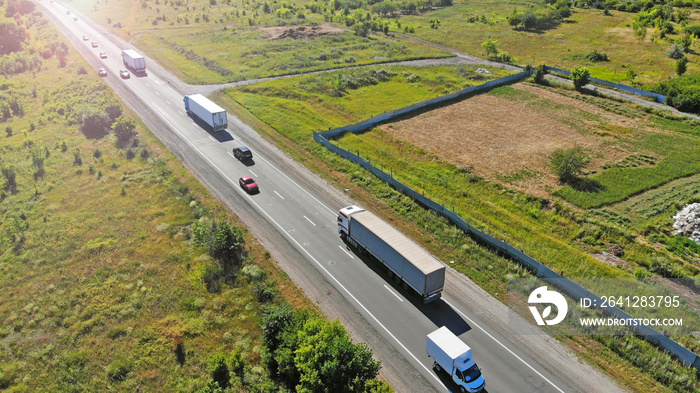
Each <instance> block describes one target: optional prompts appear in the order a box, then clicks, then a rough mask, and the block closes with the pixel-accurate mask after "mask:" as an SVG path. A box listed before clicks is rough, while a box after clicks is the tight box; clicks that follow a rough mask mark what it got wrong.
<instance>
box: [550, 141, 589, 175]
mask: <svg viewBox="0 0 700 393" xmlns="http://www.w3.org/2000/svg"><path fill="white" fill-rule="evenodd" d="M549 161H550V165H551V167H552V171H553V172H554V173H555V174H556V175H557V176H559V180H560V181H561V182H562V183H569V182H571V181H573V180H576V178H577V177H578V176H579V175H580V174H581V173H582V171H583V168H585V167H586V165H588V163H589V162H590V158H589V157H588V154H587V153H586V151H585V150H584V149H583V148H582V147H580V146H576V147H572V148H570V149H557V150H555V151H554V152H553V153H552V154H551V155H550V156H549Z"/></svg>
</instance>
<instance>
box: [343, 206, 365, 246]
mask: <svg viewBox="0 0 700 393" xmlns="http://www.w3.org/2000/svg"><path fill="white" fill-rule="evenodd" d="M363 211H365V209H362V208H360V207H357V206H354V205H353V206H348V207H345V208H342V209H340V211H339V212H338V234H339V235H340V237H342V238H343V239H345V238H347V237H348V235H349V229H348V228H349V227H350V220H349V218H348V217H350V216H351V215H352V214H354V213H359V212H363Z"/></svg>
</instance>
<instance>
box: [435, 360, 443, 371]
mask: <svg viewBox="0 0 700 393" xmlns="http://www.w3.org/2000/svg"><path fill="white" fill-rule="evenodd" d="M434 366H435V370H437V372H440V371H442V367H440V365H439V364H438V362H435V364H434Z"/></svg>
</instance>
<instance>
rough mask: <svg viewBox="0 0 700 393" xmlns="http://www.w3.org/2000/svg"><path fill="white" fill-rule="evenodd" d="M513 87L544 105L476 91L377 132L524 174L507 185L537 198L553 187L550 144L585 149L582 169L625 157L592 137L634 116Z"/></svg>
mask: <svg viewBox="0 0 700 393" xmlns="http://www.w3.org/2000/svg"><path fill="white" fill-rule="evenodd" d="M513 87H514V88H516V89H519V90H523V91H527V92H530V93H533V94H536V95H537V96H538V100H539V99H541V100H544V101H545V103H546V105H538V106H534V105H531V104H528V102H522V101H514V100H512V99H508V98H505V97H500V96H494V95H490V94H482V95H478V96H474V97H471V98H469V99H466V100H464V101H461V102H458V103H455V104H453V105H450V106H447V107H442V108H438V109H436V110H433V111H430V112H427V113H424V114H421V115H419V116H415V117H413V118H410V119H406V120H403V121H400V122H396V123H391V124H387V125H384V126H382V129H383V130H384V131H386V132H388V133H389V134H391V135H392V136H394V137H396V138H398V139H401V140H405V141H407V142H410V143H411V144H413V145H415V146H417V147H420V148H422V149H425V150H427V151H429V152H431V153H433V154H435V155H437V156H438V157H440V158H441V159H443V160H445V161H447V162H450V163H453V164H455V165H456V166H459V167H465V168H471V169H473V170H474V172H476V173H478V174H479V175H481V176H483V177H485V178H487V179H489V180H493V181H502V179H503V177H504V176H505V177H507V176H509V175H511V176H512V175H514V174H517V173H518V172H519V171H528V172H529V173H530V175H529V176H525V178H523V179H522V180H516V181H511V182H510V183H509V184H510V185H511V186H515V187H516V188H518V189H521V190H523V191H525V192H528V193H531V194H534V195H537V196H542V197H548V196H549V192H548V191H547V190H548V189H552V188H557V187H558V186H559V185H558V179H557V178H556V176H555V175H553V174H551V171H550V169H549V155H550V154H551V153H552V152H554V151H555V150H557V149H560V148H571V147H574V146H576V145H578V146H581V147H583V148H585V149H587V150H588V151H589V152H591V153H592V156H593V157H594V160H593V162H592V163H591V165H589V166H588V168H587V170H597V169H598V170H599V169H600V167H601V166H602V165H603V164H604V163H605V162H610V161H616V160H619V159H622V158H624V157H625V156H627V155H628V153H627V152H626V151H625V150H624V149H623V148H621V147H619V144H617V143H616V144H611V143H610V141H612V140H614V139H613V138H614V137H613V136H610V135H609V136H602V135H600V133H599V131H600V129H598V126H599V125H600V124H606V125H608V126H614V129H616V130H617V129H622V130H627V131H625V132H631V130H633V129H634V126H635V121H634V120H632V119H629V118H627V117H624V116H620V115H617V114H614V113H610V112H608V111H605V110H603V109H601V108H598V107H596V106H594V105H591V104H588V103H585V102H582V101H578V100H575V99H572V98H569V97H565V96H562V95H559V94H556V93H554V92H550V91H547V90H545V89H541V88H538V87H536V86H530V85H526V84H516V85H513ZM550 102H551V105H548V104H550ZM576 113H587V114H589V115H588V116H585V117H588V118H595V119H596V120H586V119H585V118H584V116H580V115H577V114H576ZM562 119H563V120H562ZM568 124H576V126H577V127H576V128H574V127H572V126H570V125H568ZM596 132H598V133H596ZM499 177H500V178H501V180H499Z"/></svg>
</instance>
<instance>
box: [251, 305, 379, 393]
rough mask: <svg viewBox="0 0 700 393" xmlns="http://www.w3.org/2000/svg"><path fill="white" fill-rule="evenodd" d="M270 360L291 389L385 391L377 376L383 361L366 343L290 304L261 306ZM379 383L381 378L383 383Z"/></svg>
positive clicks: (310, 391)
mask: <svg viewBox="0 0 700 393" xmlns="http://www.w3.org/2000/svg"><path fill="white" fill-rule="evenodd" d="M263 340H264V342H265V345H266V347H267V350H268V355H267V356H266V362H267V364H268V368H269V369H270V372H271V373H272V375H273V376H274V377H275V378H277V379H278V380H280V381H281V382H282V383H283V384H284V385H286V386H287V388H289V389H290V390H296V391H297V392H308V393H323V392H339V393H344V392H347V393H350V392H365V391H368V389H369V388H370V387H371V389H373V391H386V389H382V388H381V387H378V383H377V382H376V381H375V382H372V383H371V384H368V382H370V381H373V380H374V379H375V378H376V376H377V373H378V372H379V361H377V360H374V359H372V352H371V350H370V349H369V348H368V347H367V346H366V345H365V344H364V343H360V344H353V343H352V341H351V340H350V337H349V336H348V334H347V332H346V331H345V329H344V328H343V326H342V325H341V324H340V322H338V321H333V322H328V321H326V320H324V319H321V318H319V317H315V316H310V315H308V314H303V313H296V312H294V311H293V310H292V309H291V308H290V307H289V306H288V305H274V306H268V307H266V308H265V309H263ZM379 384H381V383H379Z"/></svg>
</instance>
